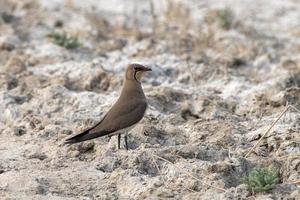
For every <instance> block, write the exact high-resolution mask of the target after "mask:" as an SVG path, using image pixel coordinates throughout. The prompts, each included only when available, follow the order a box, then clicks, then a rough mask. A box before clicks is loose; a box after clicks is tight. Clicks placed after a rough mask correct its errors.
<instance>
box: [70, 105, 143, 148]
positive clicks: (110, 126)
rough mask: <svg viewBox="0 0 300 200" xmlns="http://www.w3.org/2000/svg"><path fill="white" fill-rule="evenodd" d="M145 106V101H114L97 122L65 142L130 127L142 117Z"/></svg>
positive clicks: (86, 138) (100, 135) (95, 136)
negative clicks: (120, 102)
mask: <svg viewBox="0 0 300 200" xmlns="http://www.w3.org/2000/svg"><path fill="white" fill-rule="evenodd" d="M146 108H147V103H146V101H129V102H126V103H124V104H119V103H118V102H116V104H115V105H114V106H113V107H112V108H111V109H110V110H109V111H108V113H107V114H106V115H105V117H104V118H103V119H102V120H101V121H100V122H99V123H98V124H96V125H95V126H94V127H92V128H89V129H87V130H86V131H84V132H82V133H80V134H78V135H76V136H74V137H71V138H69V139H67V140H66V142H65V143H68V144H72V143H77V142H82V141H85V140H90V139H94V138H97V137H102V136H105V135H109V134H111V133H113V132H116V131H118V130H121V129H124V128H127V127H130V126H132V125H134V124H136V123H138V122H139V121H140V120H141V119H142V118H143V116H144V114H145V111H146Z"/></svg>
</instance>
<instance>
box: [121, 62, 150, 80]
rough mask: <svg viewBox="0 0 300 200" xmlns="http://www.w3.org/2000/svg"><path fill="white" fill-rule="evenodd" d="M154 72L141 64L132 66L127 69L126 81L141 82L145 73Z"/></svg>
mask: <svg viewBox="0 0 300 200" xmlns="http://www.w3.org/2000/svg"><path fill="white" fill-rule="evenodd" d="M147 71H152V70H151V69H150V68H149V67H145V66H143V65H140V64H130V65H128V67H127V71H126V79H127V80H133V81H137V82H138V83H140V82H141V79H142V76H143V75H144V73H145V72H147Z"/></svg>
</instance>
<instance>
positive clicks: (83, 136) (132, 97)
mask: <svg viewBox="0 0 300 200" xmlns="http://www.w3.org/2000/svg"><path fill="white" fill-rule="evenodd" d="M146 71H151V69H150V68H148V67H145V66H143V65H140V64H131V65H129V66H128V67H127V71H126V74H125V82H124V85H123V89H122V92H121V95H120V97H119V99H118V100H117V102H116V103H115V104H114V105H113V106H112V107H111V109H110V110H109V111H108V112H107V113H106V115H105V116H104V117H103V119H102V120H101V121H100V122H99V123H98V124H96V125H95V126H93V127H91V128H89V129H87V130H85V131H84V132H82V133H80V134H78V135H75V136H73V137H71V138H69V139H67V140H66V141H65V143H66V144H74V143H78V142H83V141H86V140H90V139H94V138H97V137H102V136H112V135H116V134H118V147H119V148H120V134H121V133H126V132H127V131H129V130H130V129H131V128H133V126H134V125H135V124H137V123H138V122H139V121H140V120H141V119H142V118H143V116H144V114H145V111H146V108H147V100H146V97H145V94H144V92H143V88H142V86H141V82H140V81H141V78H142V75H143V73H144V72H146ZM125 145H126V148H128V147H127V136H126V135H125Z"/></svg>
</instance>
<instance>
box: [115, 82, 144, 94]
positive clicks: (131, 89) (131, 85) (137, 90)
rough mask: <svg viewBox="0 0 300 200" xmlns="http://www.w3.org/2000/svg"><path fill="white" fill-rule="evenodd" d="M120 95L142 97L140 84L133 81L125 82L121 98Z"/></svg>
mask: <svg viewBox="0 0 300 200" xmlns="http://www.w3.org/2000/svg"><path fill="white" fill-rule="evenodd" d="M122 95H142V96H145V95H144V92H143V89H142V86H141V83H139V82H137V81H135V80H127V79H126V80H125V83H124V86H123V89H122V92H121V96H122Z"/></svg>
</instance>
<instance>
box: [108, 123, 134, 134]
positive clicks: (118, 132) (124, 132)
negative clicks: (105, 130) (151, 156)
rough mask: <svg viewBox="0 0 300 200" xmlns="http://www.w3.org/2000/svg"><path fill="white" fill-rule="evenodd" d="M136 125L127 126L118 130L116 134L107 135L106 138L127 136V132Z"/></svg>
mask: <svg viewBox="0 0 300 200" xmlns="http://www.w3.org/2000/svg"><path fill="white" fill-rule="evenodd" d="M136 125H137V124H134V125H132V126H129V127H127V128H123V129H120V130H118V131H116V132H113V133H111V134H109V135H107V136H113V135H118V134H128V133H129V131H131V130H132V129H133V128H134V127H135V126H136Z"/></svg>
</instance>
